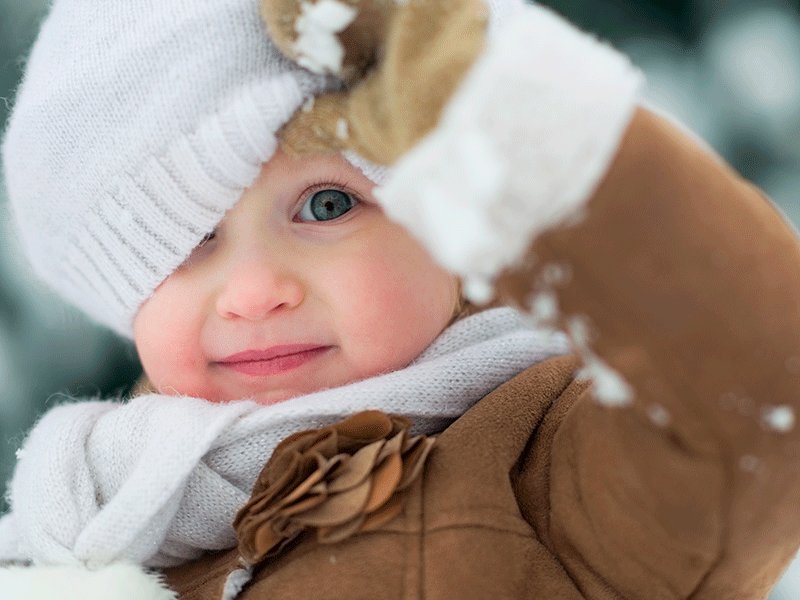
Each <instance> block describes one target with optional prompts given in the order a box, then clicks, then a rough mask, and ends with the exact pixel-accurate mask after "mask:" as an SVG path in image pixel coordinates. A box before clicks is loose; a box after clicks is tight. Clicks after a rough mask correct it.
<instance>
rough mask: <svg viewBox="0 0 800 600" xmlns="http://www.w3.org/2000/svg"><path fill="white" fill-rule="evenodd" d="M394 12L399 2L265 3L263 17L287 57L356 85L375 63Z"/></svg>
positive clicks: (307, 0)
mask: <svg viewBox="0 0 800 600" xmlns="http://www.w3.org/2000/svg"><path fill="white" fill-rule="evenodd" d="M394 7H395V0H317V1H316V2H313V1H311V0H261V15H262V17H263V19H264V22H265V23H266V25H267V30H268V31H269V35H270V37H271V39H272V41H273V42H274V43H275V45H276V46H277V47H278V48H279V49H280V51H281V52H283V54H284V55H285V56H287V57H288V58H290V59H291V60H293V61H295V62H296V63H297V64H299V65H300V66H303V67H306V68H308V69H310V70H312V71H314V72H317V73H331V74H335V75H338V76H339V77H341V78H342V79H344V80H345V81H348V82H354V81H356V80H358V79H360V78H361V77H362V76H363V75H364V74H365V73H366V72H367V71H368V70H369V69H370V67H371V66H372V65H373V64H374V63H375V62H376V60H377V58H378V56H377V55H378V52H379V51H380V48H381V46H382V44H383V42H384V40H383V38H384V35H385V33H386V29H387V22H388V21H389V19H390V18H391V15H392V12H393V11H394ZM337 48H338V50H337Z"/></svg>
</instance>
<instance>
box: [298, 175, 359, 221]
mask: <svg viewBox="0 0 800 600" xmlns="http://www.w3.org/2000/svg"><path fill="white" fill-rule="evenodd" d="M332 189H333V190H339V191H340V192H344V193H345V194H347V195H348V196H350V197H351V198H352V199H353V200H354V201H355V202H354V206H353V209H351V211H348V212H347V213H346V214H350V212H352V210H354V209H355V208H356V207H357V206H359V205H360V204H362V203H363V202H364V200H363V199H362V198H361V196H360V195H358V194H357V193H356V192H354V191H353V190H352V189H351V188H350V185H349V182H348V181H345V180H344V179H342V180H328V181H325V182H322V183H316V184H314V185H312V186H310V187H307V188H306V189H305V190H303V192H302V193H301V194H300V200H299V202H298V203H297V204H296V205H295V212H294V216H293V217H292V220H293V221H294V220H295V219H296V218H297V216H298V215H299V214H300V211H301V210H302V208H303V206H304V205H305V203H306V202H308V201H309V199H311V197H312V196H313V195H314V194H316V193H317V192H321V191H322V190H332ZM339 218H341V217H339ZM338 220H339V219H338V218H337V219H332V220H330V221H308V222H310V223H316V222H325V223H333V222H336V221H338ZM295 222H299V223H306V222H307V221H295Z"/></svg>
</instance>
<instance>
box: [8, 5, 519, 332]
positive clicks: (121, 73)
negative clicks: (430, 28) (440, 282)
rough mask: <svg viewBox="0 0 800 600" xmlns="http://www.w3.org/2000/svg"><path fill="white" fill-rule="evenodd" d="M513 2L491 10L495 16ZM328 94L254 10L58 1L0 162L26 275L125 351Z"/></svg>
mask: <svg viewBox="0 0 800 600" xmlns="http://www.w3.org/2000/svg"><path fill="white" fill-rule="evenodd" d="M509 2H510V3H511V4H515V3H517V2H518V0H508V1H507V0H491V1H490V2H489V4H490V5H491V6H492V13H493V16H494V17H495V18H496V17H497V15H498V13H501V12H503V10H502V8H503V7H504V6H505V5H506V4H508V3H509ZM335 86H336V82H335V81H334V80H333V79H332V78H326V77H323V76H320V75H314V74H312V73H310V72H309V71H306V70H304V69H300V68H299V67H297V66H295V65H294V64H293V63H290V62H289V61H288V60H286V59H284V58H283V57H282V56H281V55H280V54H279V52H278V50H277V49H276V48H275V47H274V46H273V45H272V43H271V42H270V41H269V39H268V37H267V34H266V29H265V26H264V25H263V24H262V21H261V18H260V15H259V1H258V0H139V1H138V2H129V1H126V0H81V1H80V2H75V1H67V0H54V2H53V5H52V8H51V10H50V13H49V15H48V17H47V18H46V20H45V22H44V24H43V26H42V29H41V31H40V33H39V37H38V39H37V41H36V43H35V45H34V48H33V50H32V53H31V55H30V58H29V61H28V65H27V70H26V73H25V77H24V79H23V83H22V85H21V88H20V90H19V92H18V94H17V99H16V102H15V106H14V110H13V112H12V115H11V118H10V121H9V126H8V130H7V133H6V137H5V140H4V143H3V148H2V154H3V156H2V157H3V163H4V171H5V181H6V185H7V188H8V195H9V199H10V202H11V208H12V214H13V217H14V222H15V223H16V225H17V228H18V230H19V232H20V239H21V242H22V245H23V248H24V250H25V251H26V253H27V255H28V256H29V258H30V261H31V263H32V266H33V268H34V270H35V272H36V273H37V274H38V275H39V276H40V277H41V278H42V279H43V280H44V281H45V283H47V284H49V285H50V286H51V287H52V288H53V289H54V290H55V291H56V292H58V293H59V294H61V295H62V296H63V297H64V298H65V299H66V300H68V301H69V302H71V303H73V304H74V305H76V306H77V307H78V308H80V309H81V310H83V311H84V312H86V313H87V314H88V315H89V316H90V317H91V318H93V319H95V320H97V321H99V322H100V323H102V324H105V325H107V326H109V327H110V328H111V329H113V330H114V331H116V332H118V333H119V334H121V335H123V336H126V337H129V338H130V337H132V336H133V332H132V323H133V318H134V316H135V314H136V311H137V310H138V308H139V307H140V306H141V304H142V303H143V302H144V301H145V300H146V299H147V298H148V297H149V296H150V295H151V294H152V293H153V291H154V290H155V289H156V287H157V286H158V285H159V284H160V283H161V282H162V281H163V280H164V279H165V278H166V277H168V276H169V275H170V273H172V272H173V271H174V270H175V269H176V268H177V267H178V266H180V264H181V263H183V262H184V260H185V259H186V258H187V257H188V256H189V254H190V253H191V251H192V250H193V249H194V248H195V247H196V246H197V244H198V243H199V242H200V241H201V240H202V238H203V236H204V235H206V234H207V233H209V232H210V231H212V230H213V229H214V227H215V226H216V225H217V224H218V223H219V221H220V220H221V219H222V217H223V215H224V214H225V211H226V210H228V209H229V208H231V207H232V206H233V205H234V204H235V202H236V201H237V200H238V198H239V197H240V196H241V194H242V192H243V191H244V189H245V188H247V187H248V186H249V185H251V184H252V183H253V181H255V179H256V177H257V175H258V173H259V170H260V166H261V164H262V163H263V162H265V161H267V160H268V159H269V158H270V157H271V156H272V154H273V153H274V151H275V149H276V146H277V140H276V138H275V133H276V131H277V130H278V129H279V128H280V127H281V126H282V125H283V124H284V123H285V122H286V121H287V120H288V119H289V117H291V115H292V114H293V113H294V111H295V110H296V109H297V108H298V107H299V106H300V105H301V104H302V103H303V102H304V101H305V100H306V99H307V98H308V97H311V96H313V95H315V94H318V93H320V92H321V91H324V90H327V89H332V88H334V87H335ZM348 158H350V160H351V161H352V162H353V163H354V164H356V165H357V166H359V168H361V169H362V171H364V172H365V174H366V175H367V176H368V177H370V178H371V179H373V181H377V182H379V181H380V179H381V178H382V176H383V175H384V172H383V171H382V170H381V169H380V168H378V167H376V166H375V165H370V164H369V163H366V162H365V161H363V160H358V159H357V157H352V156H349V157H348Z"/></svg>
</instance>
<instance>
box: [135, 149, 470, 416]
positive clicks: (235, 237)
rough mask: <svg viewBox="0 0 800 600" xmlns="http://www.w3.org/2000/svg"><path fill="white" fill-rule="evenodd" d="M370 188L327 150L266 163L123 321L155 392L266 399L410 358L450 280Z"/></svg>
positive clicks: (440, 314)
mask: <svg viewBox="0 0 800 600" xmlns="http://www.w3.org/2000/svg"><path fill="white" fill-rule="evenodd" d="M372 187H373V184H372V183H371V182H370V181H369V180H368V179H367V178H366V177H364V176H363V175H362V174H361V173H360V171H358V170H357V169H355V168H354V167H352V166H351V165H350V164H349V163H348V162H346V161H345V160H344V159H343V158H341V157H339V156H333V155H331V156H315V157H311V158H303V159H290V158H288V157H287V156H286V155H284V154H282V153H280V152H279V153H277V154H276V155H275V156H274V157H273V158H272V159H271V160H270V161H269V162H268V163H266V164H265V165H264V168H263V169H262V172H261V175H260V176H259V179H258V180H257V181H256V183H254V184H253V186H252V187H251V188H249V189H248V190H246V191H245V193H244V194H243V196H242V198H241V199H240V200H239V202H238V203H237V204H236V205H235V206H234V208H232V209H231V210H230V211H228V213H227V214H226V215H225V218H224V220H223V221H222V222H221V223H220V225H219V227H218V228H217V229H216V231H215V233H214V235H213V236H212V237H211V238H210V239H209V240H208V241H206V242H205V243H204V244H202V245H201V246H200V247H198V248H197V249H195V251H194V252H193V253H192V255H191V256H190V257H189V259H188V260H187V261H186V263H184V265H182V266H181V267H180V268H179V269H178V270H177V271H175V272H174V273H173V274H172V275H170V277H168V278H167V279H166V280H165V281H164V282H163V283H162V284H161V285H160V286H159V287H158V289H156V291H155V293H154V294H153V295H152V296H151V297H150V298H149V299H148V300H147V301H146V302H145V303H144V304H143V305H142V307H141V308H140V309H139V311H138V313H137V315H136V318H135V320H134V338H135V341H136V347H137V350H138V352H139V357H140V359H141V361H142V365H143V367H144V370H145V372H146V374H147V375H148V377H149V379H150V381H151V382H152V383H153V385H154V386H155V387H156V389H158V391H159V392H161V393H164V394H171V395H177V394H182V395H189V396H197V397H201V398H206V399H208V400H212V401H219V402H223V401H229V400H236V399H241V398H248V397H249V398H255V399H256V400H257V401H258V402H261V403H264V404H270V403H275V402H280V401H281V400H286V399H287V398H291V397H294V396H297V395H301V394H305V393H309V392H312V391H316V390H320V389H323V388H327V387H334V386H339V385H343V384H346V383H350V382H353V381H356V380H359V379H364V378H366V377H370V376H373V375H377V374H379V373H383V372H387V371H392V370H395V369H399V368H402V367H404V366H406V365H407V364H408V363H409V362H411V361H412V360H413V359H414V358H415V357H416V356H417V355H419V354H420V352H422V350H424V349H425V348H426V347H427V346H428V345H429V344H430V343H431V342H432V341H433V340H434V338H436V336H437V335H438V334H439V333H440V332H441V331H442V330H443V329H444V327H445V326H446V325H447V323H448V322H449V320H450V318H451V316H452V313H453V308H454V306H455V304H456V294H457V286H456V283H455V279H454V277H453V276H451V275H450V274H448V273H447V272H445V271H443V270H442V269H440V268H439V267H438V266H437V265H435V264H434V263H433V261H432V260H431V259H430V257H429V256H428V254H427V253H426V252H425V250H423V248H422V247H421V246H420V245H419V244H418V243H417V242H416V241H415V240H414V239H413V238H412V237H411V236H410V235H409V234H408V233H406V231H405V230H404V229H402V228H401V227H400V226H399V225H396V224H394V223H392V222H390V221H389V220H388V219H387V218H386V216H385V215H384V213H383V212H382V210H381V209H380V207H379V206H378V205H377V204H376V203H375V201H374V199H373V197H372V195H371V189H372ZM242 353H247V354H242ZM237 355H238V356H237Z"/></svg>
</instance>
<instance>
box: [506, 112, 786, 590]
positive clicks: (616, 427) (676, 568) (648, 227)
mask: <svg viewBox="0 0 800 600" xmlns="http://www.w3.org/2000/svg"><path fill="white" fill-rule="evenodd" d="M533 256H535V257H536V258H535V260H533V259H532V257H533ZM529 257H531V260H530V264H531V265H535V266H532V267H531V270H530V271H528V272H523V271H522V270H520V271H512V272H508V273H506V274H505V275H504V276H502V277H501V279H500V281H499V286H498V287H499V289H500V292H501V294H502V295H503V296H504V297H506V298H508V299H509V300H511V301H512V302H514V303H517V304H520V305H522V306H528V304H529V302H528V299H529V297H530V296H529V291H530V290H531V289H532V287H534V282H536V281H541V277H542V273H543V269H547V266H548V265H560V266H561V267H562V272H566V273H568V277H567V278H566V279H565V280H563V281H562V283H560V284H559V283H556V284H555V285H552V286H549V287H550V289H551V290H552V291H553V294H554V297H555V298H556V299H557V303H558V310H559V317H558V322H559V324H560V326H562V327H564V328H565V329H567V330H570V331H572V332H573V333H574V334H576V336H577V338H578V339H576V345H577V346H578V348H579V351H580V352H582V353H583V354H584V355H586V356H587V357H588V361H587V362H588V363H589V364H590V365H594V366H595V367H596V368H598V370H599V371H601V373H600V375H599V377H600V378H601V379H604V380H606V382H608V381H610V383H611V384H612V388H611V389H610V391H609V392H608V393H609V398H608V399H610V400H611V401H615V400H616V401H619V400H622V401H624V398H625V389H624V386H623V387H622V389H619V388H618V386H616V385H614V383H615V382H614V377H613V375H609V373H602V371H603V368H602V365H603V363H605V364H606V365H608V366H610V368H611V369H613V371H614V372H616V374H618V375H619V376H620V377H621V378H622V381H623V382H624V384H625V385H627V386H630V393H631V396H630V398H631V401H630V404H629V405H627V406H622V407H607V406H604V405H603V404H602V399H601V401H600V402H598V401H596V400H595V399H594V398H593V397H589V396H587V397H585V398H583V399H582V400H581V401H580V402H578V403H577V404H576V405H575V406H574V407H573V409H572V410H571V411H570V412H569V413H568V414H567V415H566V416H565V417H564V420H563V421H562V423H561V424H560V426H559V428H558V432H557V434H556V435H555V437H554V438H553V445H552V449H551V461H552V462H551V463H550V473H549V478H548V479H549V484H550V488H549V494H548V496H549V497H546V498H542V499H541V500H542V502H543V504H544V505H547V506H550V515H549V523H548V525H547V528H548V530H547V532H546V534H544V535H545V536H546V538H547V539H549V541H550V544H552V548H553V551H554V552H556V553H557V554H558V555H559V556H560V557H561V559H562V560H563V561H564V562H565V564H566V565H567V566H568V568H569V570H570V572H571V574H572V575H573V577H574V578H576V579H577V580H579V581H583V582H585V581H589V580H594V581H595V582H596V581H597V580H598V579H603V580H605V581H607V582H608V583H609V584H610V585H611V586H612V587H613V588H614V589H616V590H619V591H620V592H622V593H623V595H625V596H626V597H635V596H636V595H637V590H638V592H641V591H642V590H651V591H652V594H650V595H649V597H654V598H655V597H690V596H691V597H695V594H696V595H697V596H698V597H709V598H750V597H759V595H763V594H765V593H766V592H767V591H768V590H769V588H770V587H771V585H772V584H774V582H775V580H776V579H777V578H778V576H779V575H780V573H781V571H782V569H783V568H784V567H785V566H786V564H787V562H788V561H789V560H790V558H791V556H792V555H793V554H794V553H795V551H796V550H797V547H798V544H800V518H799V517H798V501H800V427H798V426H795V424H794V418H795V415H796V412H797V408H798V404H800V394H798V388H799V387H800V386H799V385H798V384H799V383H800V246H798V241H797V239H796V237H795V234H794V233H793V231H791V229H790V228H789V227H788V226H787V225H786V223H785V222H784V221H783V220H782V219H781V218H780V216H779V215H778V213H777V212H776V211H775V209H774V208H773V207H772V206H771V205H770V204H769V203H768V202H767V201H766V200H765V199H764V197H763V195H762V194H761V193H760V192H759V191H758V190H757V189H756V188H755V187H753V186H752V185H750V184H749V183H747V182H746V181H744V180H742V179H741V178H740V177H738V176H737V175H736V174H735V173H734V172H733V171H732V170H731V169H730V168H729V167H727V166H725V165H724V164H722V163H721V162H719V161H718V159H717V158H716V157H714V156H712V155H710V154H707V153H706V152H705V151H703V150H701V149H700V148H698V146H696V145H695V144H694V143H693V142H692V141H691V140H689V139H688V138H687V137H685V136H683V135H682V134H681V133H680V132H678V131H677V130H676V129H675V128H674V127H672V126H671V125H669V124H668V123H666V122H665V121H663V120H662V119H660V118H658V117H656V116H654V115H653V114H652V113H650V112H647V111H645V110H639V111H638V112H637V113H636V115H635V117H634V119H633V121H632V123H631V125H630V127H629V128H628V130H627V132H626V135H625V137H624V140H623V143H622V146H621V147H620V149H619V152H618V154H617V155H616V158H615V159H614V162H613V163H612V165H611V167H610V169H609V170H608V172H607V173H606V176H605V178H604V179H603V181H602V183H601V185H600V187H599V188H598V190H597V191H596V192H595V193H594V195H593V196H592V197H591V199H590V200H589V201H588V203H587V204H586V207H585V210H584V212H583V216H582V218H581V219H580V222H579V223H577V224H575V225H573V226H567V227H560V228H557V229H554V230H551V231H548V232H545V233H543V234H542V235H540V236H539V237H538V239H537V240H536V241H535V242H534V243H533V245H532V247H531V250H530V253H529ZM576 324H577V328H576ZM580 324H588V330H589V331H590V332H591V336H590V339H589V340H586V339H580V338H581V337H582V335H581V333H580V329H581V328H582V326H581V325H580ZM587 346H588V349H590V352H591V354H589V353H588V352H587ZM609 378H610V379H609ZM615 387H617V388H618V389H614V388H615ZM620 392H621V393H620ZM600 395H601V396H602V393H601V394H600ZM539 466H541V465H537V467H539ZM534 493H535V492H534Z"/></svg>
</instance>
